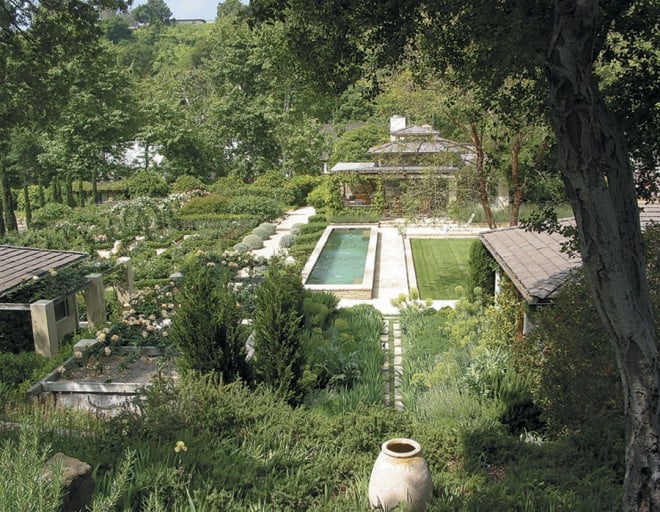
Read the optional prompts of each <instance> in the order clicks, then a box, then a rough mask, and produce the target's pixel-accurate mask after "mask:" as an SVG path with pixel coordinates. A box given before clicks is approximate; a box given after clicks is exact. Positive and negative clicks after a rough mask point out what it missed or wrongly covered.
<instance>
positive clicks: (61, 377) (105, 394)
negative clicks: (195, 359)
mask: <svg viewBox="0 0 660 512" xmlns="http://www.w3.org/2000/svg"><path fill="white" fill-rule="evenodd" d="M94 344H96V340H81V341H80V342H78V344H76V347H74V351H75V352H77V353H78V355H79V357H76V356H75V355H74V357H71V358H69V359H68V360H67V361H65V362H64V364H62V366H60V367H59V368H57V369H55V370H53V371H52V372H51V373H49V374H48V375H46V377H44V378H43V379H41V380H40V381H39V382H37V383H36V384H34V385H33V386H32V387H31V388H30V389H28V390H27V392H26V398H27V399H28V400H35V399H37V400H49V399H50V400H52V401H53V402H54V403H56V404H57V405H58V406H61V407H70V408H74V409H84V410H90V411H94V412H96V413H102V414H106V415H109V416H112V415H114V414H115V413H118V412H120V411H121V410H122V409H123V408H125V407H127V406H128V407H129V408H133V406H134V405H135V404H136V403H137V402H136V401H139V400H141V399H142V397H143V396H144V394H145V392H146V389H147V388H148V387H149V386H150V384H151V381H152V380H153V379H154V378H156V377H157V376H162V377H165V378H176V370H175V368H174V361H173V359H172V358H171V356H170V357H165V356H164V355H163V353H162V352H161V350H160V349H159V348H157V347H132V346H125V347H113V348H112V350H111V352H109V353H103V352H102V353H101V354H98V355H95V356H93V358H90V359H89V360H87V361H86V364H84V365H83V364H81V361H83V360H84V358H82V356H81V354H82V353H83V352H85V351H86V349H87V348H89V347H91V346H92V345H94ZM75 352H74V353H75ZM95 362H96V364H94V363H95Z"/></svg>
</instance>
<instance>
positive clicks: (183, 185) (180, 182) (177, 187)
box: [170, 174, 206, 194]
mask: <svg viewBox="0 0 660 512" xmlns="http://www.w3.org/2000/svg"><path fill="white" fill-rule="evenodd" d="M191 190H206V185H204V182H203V181H202V180H200V179H199V178H197V177H196V176H190V175H188V174H184V175H182V176H179V177H178V178H177V179H176V180H175V181H174V183H172V186H171V187H170V191H171V192H173V193H175V194H178V193H181V192H190V191H191Z"/></svg>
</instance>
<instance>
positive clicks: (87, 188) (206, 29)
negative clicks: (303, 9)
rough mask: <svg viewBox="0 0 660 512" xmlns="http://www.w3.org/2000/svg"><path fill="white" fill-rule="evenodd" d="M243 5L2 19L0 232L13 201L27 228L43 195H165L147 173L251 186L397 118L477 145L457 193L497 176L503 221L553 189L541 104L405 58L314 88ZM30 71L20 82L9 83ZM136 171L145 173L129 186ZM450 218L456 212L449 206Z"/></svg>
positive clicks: (352, 151) (303, 166) (373, 139)
mask: <svg viewBox="0 0 660 512" xmlns="http://www.w3.org/2000/svg"><path fill="white" fill-rule="evenodd" d="M110 3H112V2H110ZM246 13H247V7H246V6H245V5H243V4H241V3H240V2H238V0H230V1H228V2H225V3H221V4H219V6H218V18H217V20H216V21H215V22H214V23H206V24H181V23H175V22H174V21H173V20H172V18H171V12H170V11H169V10H168V9H167V5H166V4H164V3H163V2H159V1H155V0H152V1H151V2H148V3H147V4H145V5H142V6H139V7H138V8H136V9H135V10H133V11H131V12H129V13H122V12H120V11H115V10H114V9H109V8H106V9H105V10H103V11H102V13H101V21H100V25H98V28H96V27H95V28H90V29H86V30H85V31H81V29H79V28H74V27H72V26H70V25H68V24H69V23H70V20H66V19H60V18H58V17H57V16H55V15H52V16H51V15H49V16H44V20H43V22H42V25H39V26H37V25H35V27H34V28H33V32H35V35H37V36H38V37H39V38H41V39H42V40H37V39H35V38H32V37H27V38H21V37H20V32H18V31H14V32H12V31H11V27H10V30H9V31H8V32H6V33H5V36H7V37H5V45H6V48H8V49H10V50H11V52H10V53H7V56H8V57H10V58H6V59H5V61H4V68H3V69H4V72H5V78H6V80H5V82H4V85H3V91H4V93H5V94H4V98H5V99H4V101H5V108H4V112H5V114H4V115H3V116H2V119H1V121H2V122H1V123H0V124H1V126H0V129H1V130H2V131H3V133H4V136H3V142H2V147H1V148H0V159H1V162H2V165H1V166H0V181H1V185H2V190H3V193H2V198H3V201H2V208H3V216H2V222H1V223H0V233H3V232H4V231H5V230H8V231H11V230H13V229H15V228H16V226H17V220H16V216H15V214H14V213H13V212H14V211H16V210H18V211H20V212H21V214H22V215H24V216H25V220H26V222H27V223H28V224H29V223H30V221H31V217H32V210H34V209H37V208H39V207H42V206H43V205H44V204H45V203H47V202H56V203H64V204H67V205H68V206H74V205H76V204H77V205H81V203H85V202H87V203H88V204H89V203H92V204H93V203H97V202H98V201H99V198H100V195H99V192H98V186H99V184H101V186H102V188H103V189H105V190H108V189H112V190H119V191H120V192H121V193H123V194H124V197H125V196H126V195H133V196H137V195H139V194H144V193H147V194H149V195H159V194H161V193H163V192H162V191H163V188H162V186H161V187H160V188H159V187H158V186H157V183H156V182H154V180H153V179H152V180H151V182H150V181H149V180H148V178H149V176H150V175H149V174H147V175H145V174H144V173H145V172H146V171H155V172H156V173H157V174H158V176H160V177H161V178H163V179H164V180H165V181H166V182H167V183H169V184H171V183H173V182H174V180H176V178H177V177H179V176H182V175H187V176H192V177H195V178H199V179H200V180H202V181H203V182H206V183H209V182H212V181H214V180H215V179H217V178H219V177H223V176H231V177H236V178H238V179H240V180H242V181H244V182H251V181H253V180H254V179H255V178H257V177H258V176H260V175H263V174H264V173H267V172H268V171H274V172H277V173H279V174H282V175H284V176H287V177H291V176H299V175H319V174H320V173H321V172H322V170H323V168H324V165H325V166H328V167H331V166H332V165H334V164H335V163H336V162H338V161H360V160H368V159H369V158H368V155H367V153H366V150H367V149H368V148H369V147H371V146H374V145H376V144H379V143H382V142H384V141H386V140H387V129H388V119H389V117H390V116H392V115H394V114H399V115H405V116H407V118H408V122H409V124H413V123H414V124H429V125H432V126H433V127H434V128H435V129H437V130H438V131H439V132H440V134H441V136H442V137H445V138H449V139H452V140H456V141H458V142H463V143H469V144H472V145H474V146H475V147H477V148H479V149H480V150H483V151H486V152H487V153H488V155H489V158H488V161H487V163H486V164H485V166H484V167H482V168H478V169H468V170H466V171H465V174H466V176H464V179H463V181H462V182H463V185H464V187H463V189H462V193H459V196H458V199H459V201H460V200H461V199H462V200H465V201H467V202H471V201H472V200H473V198H474V197H475V192H474V191H475V190H476V189H477V188H478V186H477V185H476V184H475V180H477V181H478V180H481V181H483V182H484V183H488V184H489V186H493V184H494V183H495V182H496V181H497V180H501V179H504V180H505V181H506V182H508V183H509V186H510V195H511V202H512V204H514V205H516V206H515V207H514V208H512V213H511V217H510V219H506V221H510V222H511V223H512V224H516V223H517V222H518V209H519V207H520V205H521V204H522V202H523V199H525V200H531V201H536V202H538V201H541V200H547V201H551V202H553V203H557V202H558V201H561V197H562V192H561V186H560V182H559V180H558V179H557V178H556V172H555V171H554V170H553V165H552V160H551V158H552V157H551V155H552V152H551V151H550V150H549V149H550V148H551V147H552V139H551V137H550V135H549V130H548V129H547V127H545V126H544V124H543V122H541V120H540V119H541V118H540V117H539V113H538V112H537V113H534V114H533V115H532V114H530V112H523V111H520V112H515V111H509V112H502V111H501V110H499V111H498V109H497V108H495V106H493V107H492V108H485V107H484V106H483V104H482V103H480V102H478V101H477V98H476V95H477V94H478V90H477V89H475V88H474V87H470V86H469V85H466V84H460V83H458V82H453V81H451V80H443V81H439V80H438V79H432V78H428V77H425V76H423V73H421V72H420V70H419V69H417V68H415V67H414V66H412V64H411V65H407V64H406V63H405V62H403V63H402V64H401V65H400V66H398V67H396V68H391V67H382V68H374V67H373V65H371V64H364V65H363V70H362V72H361V73H359V74H358V73H355V75H354V78H355V80H354V83H352V84H351V85H350V86H349V87H348V88H346V89H345V90H344V92H336V91H335V90H334V89H333V84H332V81H333V74H334V73H335V72H336V70H332V69H328V70H327V76H326V78H327V83H326V84H323V83H321V84H320V83H319V81H318V77H317V76H316V75H314V74H311V72H310V70H309V69H308V68H306V67H304V66H302V65H301V64H300V62H298V61H297V60H295V59H291V58H290V54H291V48H290V43H289V42H288V39H287V37H286V34H285V32H284V25H283V24H281V23H276V22H275V23H269V24H261V25H258V26H253V25H251V24H249V23H248V20H249V18H248V16H246ZM58 31H64V33H66V34H67V36H66V37H65V38H62V37H59V36H56V33H57V32H58ZM48 45H50V50H49V51H48V54H47V57H48V58H44V57H45V55H44V51H43V47H44V46H48ZM65 47H66V50H65ZM28 69H29V75H28V78H29V79H30V80H31V81H32V82H31V83H30V87H28V88H25V87H21V86H20V83H21V81H22V80H24V79H25V77H26V75H25V73H26V72H27V70H28ZM364 77H371V78H364ZM135 174H137V175H138V177H140V176H142V177H143V179H144V180H147V181H146V184H145V185H142V187H141V188H140V187H139V186H138V188H139V190H134V191H129V190H128V188H129V187H128V183H129V181H128V178H130V177H131V176H133V175H135ZM152 178H153V176H152ZM532 178H533V179H532ZM12 190H13V194H12V193H11V191H12ZM19 191H20V192H19ZM523 192H524V193H523ZM120 197H121V195H120ZM482 207H484V209H486V210H487V209H488V205H484V204H482ZM514 212H515V213H514ZM454 214H455V215H462V216H463V217H465V219H462V220H466V219H467V217H469V212H468V213H466V214H462V213H461V212H460V208H457V211H454ZM480 215H483V214H482V213H480ZM506 215H508V214H505V218H506ZM491 217H492V214H489V213H488V212H487V213H486V220H488V222H489V223H491V222H493V224H494V221H492V220H491Z"/></svg>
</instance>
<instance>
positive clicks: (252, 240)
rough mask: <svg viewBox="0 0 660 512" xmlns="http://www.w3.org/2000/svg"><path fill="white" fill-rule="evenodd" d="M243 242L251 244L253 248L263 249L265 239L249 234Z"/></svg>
mask: <svg viewBox="0 0 660 512" xmlns="http://www.w3.org/2000/svg"><path fill="white" fill-rule="evenodd" d="M242 242H243V243H244V244H247V245H249V246H250V249H251V250H254V249H261V248H262V247H263V246H264V241H263V240H262V239H261V238H259V237H258V236H257V235H247V236H246V237H244V238H243V240H242Z"/></svg>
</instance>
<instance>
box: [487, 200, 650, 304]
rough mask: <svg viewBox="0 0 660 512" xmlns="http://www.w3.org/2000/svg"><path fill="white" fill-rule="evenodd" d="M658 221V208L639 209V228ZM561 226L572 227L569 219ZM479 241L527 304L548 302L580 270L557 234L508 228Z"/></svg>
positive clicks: (574, 257)
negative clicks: (565, 250)
mask: <svg viewBox="0 0 660 512" xmlns="http://www.w3.org/2000/svg"><path fill="white" fill-rule="evenodd" d="M659 221H660V205H643V206H642V210H641V212H640V224H641V226H642V229H644V228H645V227H646V226H647V225H648V224H649V223H650V222H659ZM562 222H563V223H571V224H574V222H575V221H574V220H573V219H565V220H563V221H562ZM479 238H480V239H481V241H482V242H483V244H484V245H485V246H486V248H487V249H488V251H489V252H490V253H491V254H492V255H493V257H494V258H495V260H497V263H498V264H499V265H500V266H501V267H502V269H503V270H504V272H505V273H506V275H507V276H508V277H509V279H511V281H512V282H513V284H514V285H515V286H516V288H517V289H518V291H519V292H520V293H521V294H522V296H523V297H524V298H525V300H527V302H528V303H530V304H542V303H545V302H548V301H549V300H551V299H552V298H553V297H554V296H555V294H556V293H557V291H558V290H559V288H560V287H561V285H562V284H564V283H565V282H566V281H567V279H569V277H570V276H571V275H572V274H573V273H574V272H575V271H576V270H577V269H579V268H580V267H581V266H582V258H580V256H579V255H578V254H576V255H574V256H570V255H569V254H567V253H565V252H562V247H563V245H564V244H565V243H566V238H565V237H564V236H563V235H561V234H559V233H552V234H550V233H545V232H543V233H537V232H533V231H525V229H524V228H520V227H511V228H503V229H496V230H493V231H487V232H485V233H481V234H480V235H479Z"/></svg>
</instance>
